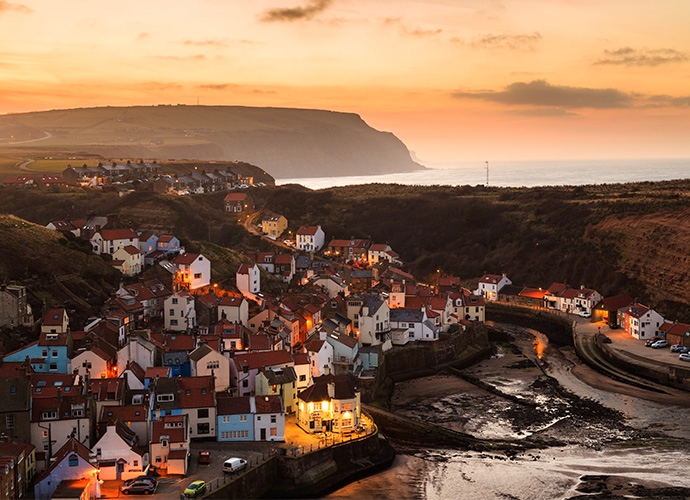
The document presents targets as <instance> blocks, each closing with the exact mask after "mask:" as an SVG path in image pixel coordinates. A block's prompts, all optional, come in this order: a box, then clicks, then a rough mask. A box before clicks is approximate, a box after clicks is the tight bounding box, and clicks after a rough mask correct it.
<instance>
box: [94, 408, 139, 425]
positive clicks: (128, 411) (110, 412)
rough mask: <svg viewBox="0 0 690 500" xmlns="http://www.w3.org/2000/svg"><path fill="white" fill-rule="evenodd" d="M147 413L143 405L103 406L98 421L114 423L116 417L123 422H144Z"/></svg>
mask: <svg viewBox="0 0 690 500" xmlns="http://www.w3.org/2000/svg"><path fill="white" fill-rule="evenodd" d="M147 415H148V409H147V408H146V406H144V405H129V406H104V407H103V408H101V414H100V419H99V422H108V423H114V422H115V420H118V419H119V420H122V421H123V422H145V421H146V416H147Z"/></svg>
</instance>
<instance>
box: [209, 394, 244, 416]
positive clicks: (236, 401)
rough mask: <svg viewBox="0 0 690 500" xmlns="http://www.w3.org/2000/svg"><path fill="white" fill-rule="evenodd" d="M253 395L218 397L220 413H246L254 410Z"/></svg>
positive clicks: (218, 412)
mask: <svg viewBox="0 0 690 500" xmlns="http://www.w3.org/2000/svg"><path fill="white" fill-rule="evenodd" d="M250 397H251V396H239V397H231V398H226V397H218V402H217V404H218V410H217V414H218V415H246V414H249V413H251V412H252V410H251V402H250Z"/></svg>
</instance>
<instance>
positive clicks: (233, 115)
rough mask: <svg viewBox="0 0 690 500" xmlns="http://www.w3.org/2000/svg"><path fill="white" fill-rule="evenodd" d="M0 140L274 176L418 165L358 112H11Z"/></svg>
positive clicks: (1, 124) (0, 119) (15, 145)
mask: <svg viewBox="0 0 690 500" xmlns="http://www.w3.org/2000/svg"><path fill="white" fill-rule="evenodd" d="M0 145H2V146H5V147H9V148H11V149H13V150H21V149H23V148H31V149H32V150H35V149H37V148H40V149H43V150H46V151H70V152H74V153H75V154H77V153H78V154H97V155H101V156H103V157H109V158H155V159H162V158H168V159H189V160H216V161H227V160H236V159H237V160H242V161H246V162H249V163H252V164H254V165H258V166H260V167H261V168H263V169H264V170H267V171H268V172H269V173H270V174H271V175H272V176H273V177H276V178H291V177H329V176H341V175H364V174H383V173H390V172H407V171H412V170H417V169H420V168H423V167H422V166H421V165H419V164H418V163H416V162H414V161H413V160H412V159H411V157H410V152H409V151H408V149H407V147H405V145H404V144H403V143H402V142H401V141H400V140H399V139H398V138H397V137H395V136H394V135H393V134H391V133H388V132H381V131H378V130H375V129H373V128H371V127H370V126H369V125H367V124H366V123H365V122H364V120H362V118H361V117H359V116H358V115H356V114H352V113H339V112H333V111H322V110H309V109H288V108H250V107H241V106H136V107H105V108H80V109H66V110H53V111H44V112H34V113H22V114H13V115H5V116H0ZM17 154H19V153H17Z"/></svg>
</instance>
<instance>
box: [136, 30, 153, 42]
mask: <svg viewBox="0 0 690 500" xmlns="http://www.w3.org/2000/svg"><path fill="white" fill-rule="evenodd" d="M149 38H151V34H150V33H146V32H145V31H142V32H141V33H139V34H138V35H137V40H148V39H149Z"/></svg>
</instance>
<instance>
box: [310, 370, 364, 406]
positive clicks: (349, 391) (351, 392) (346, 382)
mask: <svg viewBox="0 0 690 500" xmlns="http://www.w3.org/2000/svg"><path fill="white" fill-rule="evenodd" d="M330 382H333V383H334V384H335V395H334V398H333V399H354V397H355V395H356V393H357V392H359V391H358V390H357V388H356V387H355V383H354V379H353V378H352V377H351V376H350V375H322V376H320V377H316V378H314V383H313V384H312V385H310V386H309V387H307V388H306V389H305V390H303V391H302V392H300V393H299V395H298V396H297V397H298V398H299V399H301V400H302V401H306V402H316V401H330V400H331V398H330V396H329V395H328V384H329V383H330Z"/></svg>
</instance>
